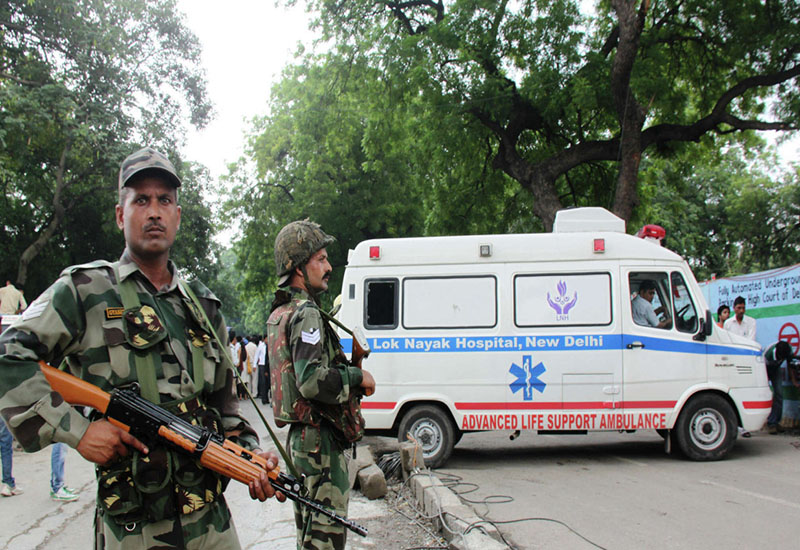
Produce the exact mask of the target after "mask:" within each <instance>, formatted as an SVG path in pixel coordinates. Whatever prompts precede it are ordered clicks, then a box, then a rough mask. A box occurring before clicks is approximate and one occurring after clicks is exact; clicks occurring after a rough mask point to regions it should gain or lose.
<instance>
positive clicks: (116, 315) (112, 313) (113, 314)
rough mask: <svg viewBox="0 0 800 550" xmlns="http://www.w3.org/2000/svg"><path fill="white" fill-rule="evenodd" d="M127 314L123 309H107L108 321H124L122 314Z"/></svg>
mask: <svg viewBox="0 0 800 550" xmlns="http://www.w3.org/2000/svg"><path fill="white" fill-rule="evenodd" d="M124 312H125V308H123V307H107V308H106V319H122V314H123V313H124Z"/></svg>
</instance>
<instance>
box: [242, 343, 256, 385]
mask: <svg viewBox="0 0 800 550" xmlns="http://www.w3.org/2000/svg"><path fill="white" fill-rule="evenodd" d="M255 338H256V337H255V336H250V337H249V338H248V339H247V344H245V346H244V349H245V351H246V352H247V383H248V384H249V386H250V387H249V390H250V393H251V394H255V393H256V391H257V386H256V383H257V382H258V368H257V367H256V351H258V344H256V343H255V341H254V340H255Z"/></svg>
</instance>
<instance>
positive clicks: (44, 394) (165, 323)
mask: <svg viewBox="0 0 800 550" xmlns="http://www.w3.org/2000/svg"><path fill="white" fill-rule="evenodd" d="M169 270H170V272H171V273H172V280H171V282H170V284H169V285H168V286H166V287H164V288H162V289H155V288H154V287H153V286H152V284H151V283H150V282H149V280H148V279H147V278H146V277H145V276H144V274H143V273H142V272H141V271H140V270H139V267H138V266H137V264H136V263H135V262H133V261H132V260H131V259H130V257H129V256H128V254H127V251H126V252H125V253H124V254H123V255H122V258H121V259H120V261H119V262H116V263H114V264H111V263H108V262H104V261H98V262H94V263H92V264H87V265H83V266H75V267H71V268H68V269H66V270H64V272H62V274H61V277H60V278H59V279H58V280H57V281H56V282H55V283H54V284H53V285H52V286H51V287H50V288H49V289H47V290H46V291H45V292H44V293H43V294H42V295H41V296H40V297H39V298H37V299H36V301H35V302H34V303H33V304H31V306H30V307H29V308H28V309H27V311H26V312H25V314H24V315H23V316H22V318H21V319H20V320H19V321H18V322H17V323H15V324H14V325H12V327H11V328H9V329H8V330H7V331H6V332H4V333H3V335H2V337H0V395H1V396H2V398H0V413H2V415H3V418H4V419H5V421H6V423H7V424H8V426H9V428H10V429H11V431H12V432H13V433H14V435H15V436H16V438H17V440H18V441H19V442H20V444H21V445H22V446H23V448H24V449H25V450H26V451H28V452H34V451H38V450H39V449H42V448H43V447H45V446H47V445H48V444H50V443H52V442H63V443H66V444H68V445H70V446H71V447H77V445H78V442H79V441H80V440H81V438H82V437H83V435H84V433H85V432H86V430H87V428H88V426H89V422H90V421H89V420H88V419H87V418H85V417H84V416H82V415H81V414H80V413H79V412H78V411H77V410H76V409H74V408H73V407H71V406H70V405H69V404H68V403H66V402H64V401H63V399H62V397H61V396H60V395H59V394H58V393H55V392H53V391H52V390H51V388H50V386H49V384H48V383H47V380H46V379H45V378H44V375H43V374H42V372H41V370H40V369H39V367H38V364H37V361H38V360H40V359H41V360H44V361H46V362H48V363H50V364H52V365H59V364H61V365H63V367H64V368H65V369H66V370H67V371H68V372H70V373H71V374H73V375H75V376H77V377H78V378H81V379H83V380H86V381H88V382H91V383H92V384H94V385H96V386H98V387H100V388H101V389H103V390H105V391H111V390H112V389H114V388H115V387H118V386H123V385H126V384H128V383H131V382H133V381H135V380H137V363H136V361H135V359H134V355H135V352H134V349H142V348H146V349H148V350H152V351H154V352H153V353H149V356H150V357H152V358H153V361H154V364H155V374H156V386H157V392H158V394H159V397H160V401H161V404H162V406H164V407H165V408H168V409H170V410H173V411H174V412H176V414H181V413H187V412H191V413H192V415H193V416H191V419H192V420H193V421H198V418H200V419H201V420H202V421H203V423H204V424H206V425H210V426H213V427H217V428H220V427H221V428H222V429H223V430H225V431H228V430H242V432H241V434H240V435H239V436H238V437H236V438H231V439H232V440H234V441H236V442H237V443H239V444H240V445H242V446H244V447H245V448H248V449H253V448H255V447H257V445H258V438H257V436H256V434H255V432H254V431H253V429H252V428H251V427H250V426H249V425H248V424H247V422H246V421H245V420H244V419H243V418H242V417H241V416H240V412H239V408H238V403H237V401H236V399H235V397H234V393H233V388H234V382H233V378H232V376H233V375H232V373H231V371H230V370H229V369H226V368H225V367H224V363H223V362H222V354H224V353H226V352H227V341H223V342H222V343H221V344H222V347H221V348H220V347H219V346H218V344H217V342H215V341H214V339H213V338H212V337H210V335H209V332H210V331H209V330H208V327H207V325H206V324H205V323H204V322H203V320H202V314H201V312H200V311H199V310H198V309H197V307H196V306H195V305H194V304H193V302H192V301H191V300H190V298H189V297H188V296H187V295H186V294H185V292H184V291H183V289H182V288H181V286H180V285H179V280H178V276H177V269H176V267H175V265H174V264H173V263H172V262H169ZM115 271H118V273H119V279H120V281H128V280H130V281H133V285H134V286H133V288H135V294H136V296H138V299H139V301H140V302H141V304H142V307H141V310H140V315H139V316H138V317H136V318H131V317H130V316H128V312H123V309H124V308H123V304H122V300H121V298H120V291H119V285H118V283H117V279H116V275H115ZM188 286H189V287H190V288H191V289H192V290H193V291H194V293H195V294H196V295H197V297H198V298H199V300H200V303H201V305H202V307H203V309H204V310H205V312H206V314H207V315H208V318H209V319H210V320H211V322H212V323H213V324H214V327H215V329H216V331H217V334H220V335H223V336H221V337H222V338H226V336H224V335H226V334H227V333H226V330H225V323H224V320H223V318H222V315H221V313H220V311H219V307H220V303H219V301H218V300H217V298H216V297H215V296H214V295H213V294H212V293H211V292H210V291H209V290H208V289H207V288H206V287H205V286H203V285H202V283H200V282H199V281H193V282H192V283H189V284H188ZM137 319H138V320H137ZM142 321H143V323H142ZM159 325H161V326H159ZM155 351H157V353H156V352H155ZM193 352H194V353H193ZM195 354H196V355H195ZM195 365H198V366H199V368H200V369H201V371H200V372H201V373H202V381H201V382H199V383H198V384H197V385H196V384H195V381H194V378H195V369H194V367H195ZM197 378H199V376H198V377H197ZM198 390H199V391H198ZM201 402H202V404H203V405H204V407H202V408H197V405H198V404H199V403H201ZM200 413H202V414H200ZM206 413H207V414H206ZM203 415H205V416H203ZM204 418H208V419H210V420H209V422H206V421H205V420H203V419H204ZM220 425H221V426H220ZM146 443H148V444H149V447H150V454H149V455H148V456H147V457H140V458H141V460H140V461H139V462H137V463H136V464H137V465H138V466H139V471H138V473H139V477H147V476H149V475H154V472H155V473H158V471H159V469H160V468H162V466H165V467H166V468H167V471H172V472H173V478H172V480H170V479H169V478H164V476H163V475H162V476H161V477H162V478H163V479H160V480H155V483H157V484H161V482H162V481H163V480H164V479H166V480H167V481H171V484H170V483H167V484H166V487H167V490H166V491H167V494H168V496H169V495H170V494H171V498H168V499H166V500H170V501H171V502H162V501H159V502H155V503H154V502H151V501H148V500H147V497H148V495H143V494H140V493H137V492H136V491H132V490H131V494H130V495H125V496H124V497H123V498H120V497H119V495H117V494H113V493H112V494H105V496H104V497H103V490H104V487H106V486H107V485H110V484H113V483H114V482H115V481H117V480H118V478H120V479H127V480H128V483H127V484H126V483H122V485H125V486H126V487H129V486H131V485H132V482H131V481H130V479H131V475H132V474H133V476H134V477H135V476H136V474H137V470H136V467H135V466H134V467H133V468H132V464H133V462H132V460H133V459H132V458H131V457H130V456H129V458H128V459H125V460H121V461H118V462H116V463H114V465H112V466H111V467H109V468H103V467H99V466H98V467H97V473H98V491H99V496H98V518H97V521H98V523H99V522H102V524H103V528H102V529H100V528H98V548H103V547H105V548H202V547H204V548H239V541H238V538H237V536H236V531H235V529H234V528H233V524H232V520H231V516H230V511H229V510H228V508H227V505H226V504H225V500H224V498H223V496H222V494H221V490H222V489H223V488H224V484H223V483H222V480H221V479H219V478H218V477H215V478H210V477H204V481H203V482H202V483H201V482H199V481H196V480H194V481H192V480H191V478H193V477H194V478H196V477H197V470H198V469H199V466H196V464H195V462H194V461H193V460H191V459H189V460H184V459H180V460H178V459H175V458H174V457H172V456H171V455H169V456H168V455H167V453H166V451H164V448H163V447H161V446H159V445H154V444H153V442H149V441H148V442H146ZM136 455H138V453H134V456H136ZM159 460H162V461H165V463H164V464H163V465H161V464H158V461H159ZM176 460H177V461H178V462H176ZM149 462H155V463H156V464H155V467H153V466H152V465H151V467H150V469H149V470H148V469H147V468H146V467H145V466H146V465H147V463H149ZM163 471H164V470H162V474H163ZM143 472H144V473H143ZM203 472H208V473H209V474H210V475H214V476H216V474H213V472H209V471H208V470H202V471H201V472H200V476H203V475H204V474H203ZM125 476H127V477H125ZM178 479H180V480H189V481H187V484H186V486H185V487H184V486H183V485H181V483H183V481H174V480H178ZM148 481H150V482H153V480H148V479H145V480H144V481H143V483H145V486H148V485H146V482H148ZM137 487H138V479H137ZM148 487H149V486H148ZM186 487H190V488H191V490H187V489H186ZM106 488H107V487H106ZM172 489H174V491H173V490H172ZM158 494H159V495H163V494H164V493H158ZM128 497H130V498H128ZM137 498H138V499H140V501H139V502H136V499H137ZM162 500H164V499H162ZM158 506H161V507H162V508H163V509H166V510H167V511H168V512H169V511H172V515H173V516H174V519H163V520H160V521H156V520H154V519H151V518H148V514H152V509H153V508H154V507H155V508H157V507H158ZM112 514H118V515H117V516H115V517H117V521H115V520H114V518H112ZM101 518H102V519H101Z"/></svg>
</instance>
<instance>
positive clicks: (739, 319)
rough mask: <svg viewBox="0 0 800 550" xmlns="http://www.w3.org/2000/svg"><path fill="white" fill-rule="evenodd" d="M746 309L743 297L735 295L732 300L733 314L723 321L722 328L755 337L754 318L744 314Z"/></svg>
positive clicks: (747, 336) (740, 334)
mask: <svg viewBox="0 0 800 550" xmlns="http://www.w3.org/2000/svg"><path fill="white" fill-rule="evenodd" d="M745 310H746V305H745V299H744V297H742V296H737V297H736V299H735V300H734V301H733V316H732V317H731V318H729V319H728V320H727V321H725V324H724V325H723V327H722V328H724V329H725V330H727V331H728V332H732V333H733V334H738V335H739V336H744V337H745V338H750V339H751V340H755V339H756V320H755V319H753V318H752V317H750V316H749V315H745V314H744V312H745Z"/></svg>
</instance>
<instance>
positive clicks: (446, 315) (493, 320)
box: [402, 275, 497, 329]
mask: <svg viewBox="0 0 800 550" xmlns="http://www.w3.org/2000/svg"><path fill="white" fill-rule="evenodd" d="M402 323H403V328H407V329H432V328H440V329H458V328H491V327H494V326H496V325H497V278H496V277H494V276H493V275H462V276H454V277H438V276H437V277H405V278H404V279H403V319H402Z"/></svg>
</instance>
